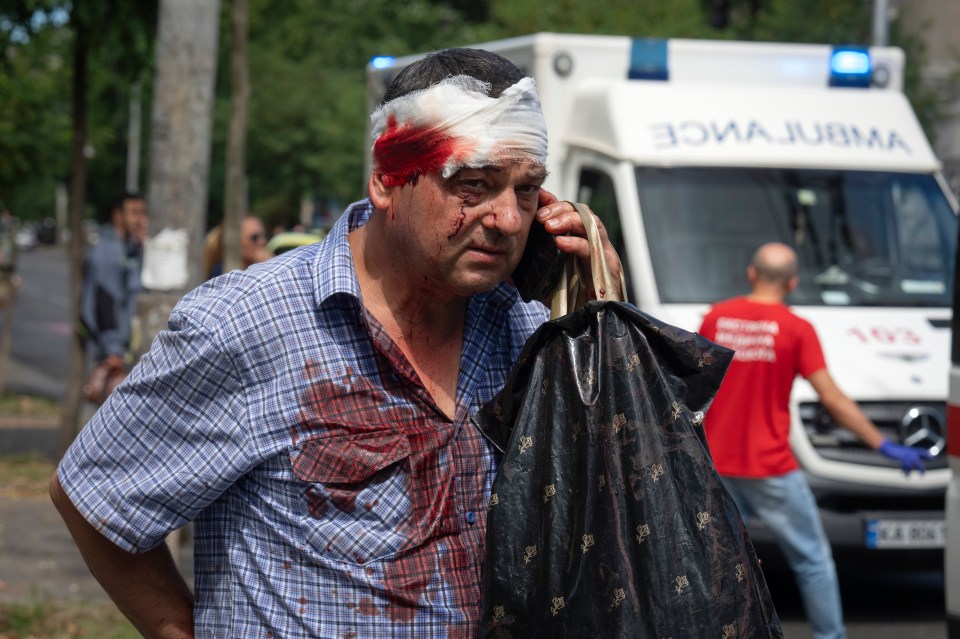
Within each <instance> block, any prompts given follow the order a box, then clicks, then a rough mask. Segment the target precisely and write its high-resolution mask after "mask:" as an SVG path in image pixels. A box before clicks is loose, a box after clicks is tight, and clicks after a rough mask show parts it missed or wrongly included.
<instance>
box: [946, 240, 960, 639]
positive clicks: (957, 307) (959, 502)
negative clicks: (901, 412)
mask: <svg viewBox="0 0 960 639" xmlns="http://www.w3.org/2000/svg"><path fill="white" fill-rule="evenodd" d="M957 241H958V242H960V238H958V239H957ZM957 278H960V254H958V255H957V256H956V259H955V260H954V269H953V281H954V282H956V281H957ZM951 332H952V334H953V343H952V346H951V348H950V359H951V365H950V383H949V394H948V395H947V431H948V433H949V434H948V439H947V441H948V444H947V455H948V456H949V457H948V459H949V463H950V470H951V471H952V475H951V477H950V484H949V485H948V486H947V505H946V517H947V550H946V555H945V558H944V561H945V565H946V570H945V573H944V585H945V592H946V600H947V637H948V638H949V639H960V289H958V288H957V287H954V290H953V318H952V329H951Z"/></svg>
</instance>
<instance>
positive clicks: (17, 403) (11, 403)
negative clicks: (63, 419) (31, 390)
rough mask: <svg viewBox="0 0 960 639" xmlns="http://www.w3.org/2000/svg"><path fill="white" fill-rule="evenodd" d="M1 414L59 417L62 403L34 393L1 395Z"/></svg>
mask: <svg viewBox="0 0 960 639" xmlns="http://www.w3.org/2000/svg"><path fill="white" fill-rule="evenodd" d="M0 415H16V416H17V417H57V416H59V415H60V404H58V403H57V402H55V401H54V400H52V399H48V398H46V397H36V396H34V395H0Z"/></svg>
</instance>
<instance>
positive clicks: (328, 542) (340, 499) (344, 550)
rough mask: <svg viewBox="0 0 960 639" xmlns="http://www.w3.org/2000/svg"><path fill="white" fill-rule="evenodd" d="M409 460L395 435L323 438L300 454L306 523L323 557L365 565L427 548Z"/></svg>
mask: <svg viewBox="0 0 960 639" xmlns="http://www.w3.org/2000/svg"><path fill="white" fill-rule="evenodd" d="M411 454H412V447H411V445H410V442H409V439H408V437H407V436H406V434H404V433H403V432H400V431H397V430H379V431H376V432H371V433H360V434H352V435H344V436H332V437H319V438H315V439H310V440H306V441H304V442H302V443H301V444H299V445H298V446H297V447H296V448H294V450H293V451H292V452H291V454H290V462H291V465H292V468H293V474H294V477H295V478H296V479H297V480H298V481H299V482H301V483H302V486H301V487H300V490H301V493H300V495H301V507H302V510H301V515H302V520H301V523H302V525H303V528H304V536H305V539H306V543H307V546H308V547H309V549H310V550H312V551H313V552H314V553H315V554H316V555H317V556H318V558H323V559H325V560H335V561H340V562H346V563H350V564H354V565H363V564H367V563H369V562H371V561H376V560H378V559H383V558H386V557H389V556H390V555H393V554H396V553H399V552H402V551H404V550H407V549H409V548H412V547H414V546H416V545H418V544H419V543H420V542H421V540H422V538H423V535H422V531H421V530H419V529H418V526H416V525H415V522H414V520H413V518H412V517H411V508H410V498H409V495H408V485H409V474H410V470H409V466H410V463H409V462H410V457H411Z"/></svg>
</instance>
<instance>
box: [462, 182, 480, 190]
mask: <svg viewBox="0 0 960 639" xmlns="http://www.w3.org/2000/svg"><path fill="white" fill-rule="evenodd" d="M460 187H461V188H464V189H467V190H471V191H480V190H483V189H484V188H485V187H486V184H484V182H483V180H460Z"/></svg>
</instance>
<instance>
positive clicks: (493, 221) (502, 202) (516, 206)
mask: <svg viewBox="0 0 960 639" xmlns="http://www.w3.org/2000/svg"><path fill="white" fill-rule="evenodd" d="M483 225H484V226H485V227H487V228H489V229H493V230H496V231H497V232H499V233H500V234H501V235H508V236H509V235H516V234H517V233H519V232H520V229H521V228H523V215H522V213H521V210H520V203H519V201H518V200H517V194H516V193H515V192H514V190H513V189H504V190H503V191H502V192H501V193H500V194H499V195H498V196H497V197H496V198H494V199H493V200H492V201H491V202H490V210H489V211H488V212H487V214H486V215H484V216H483Z"/></svg>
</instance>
